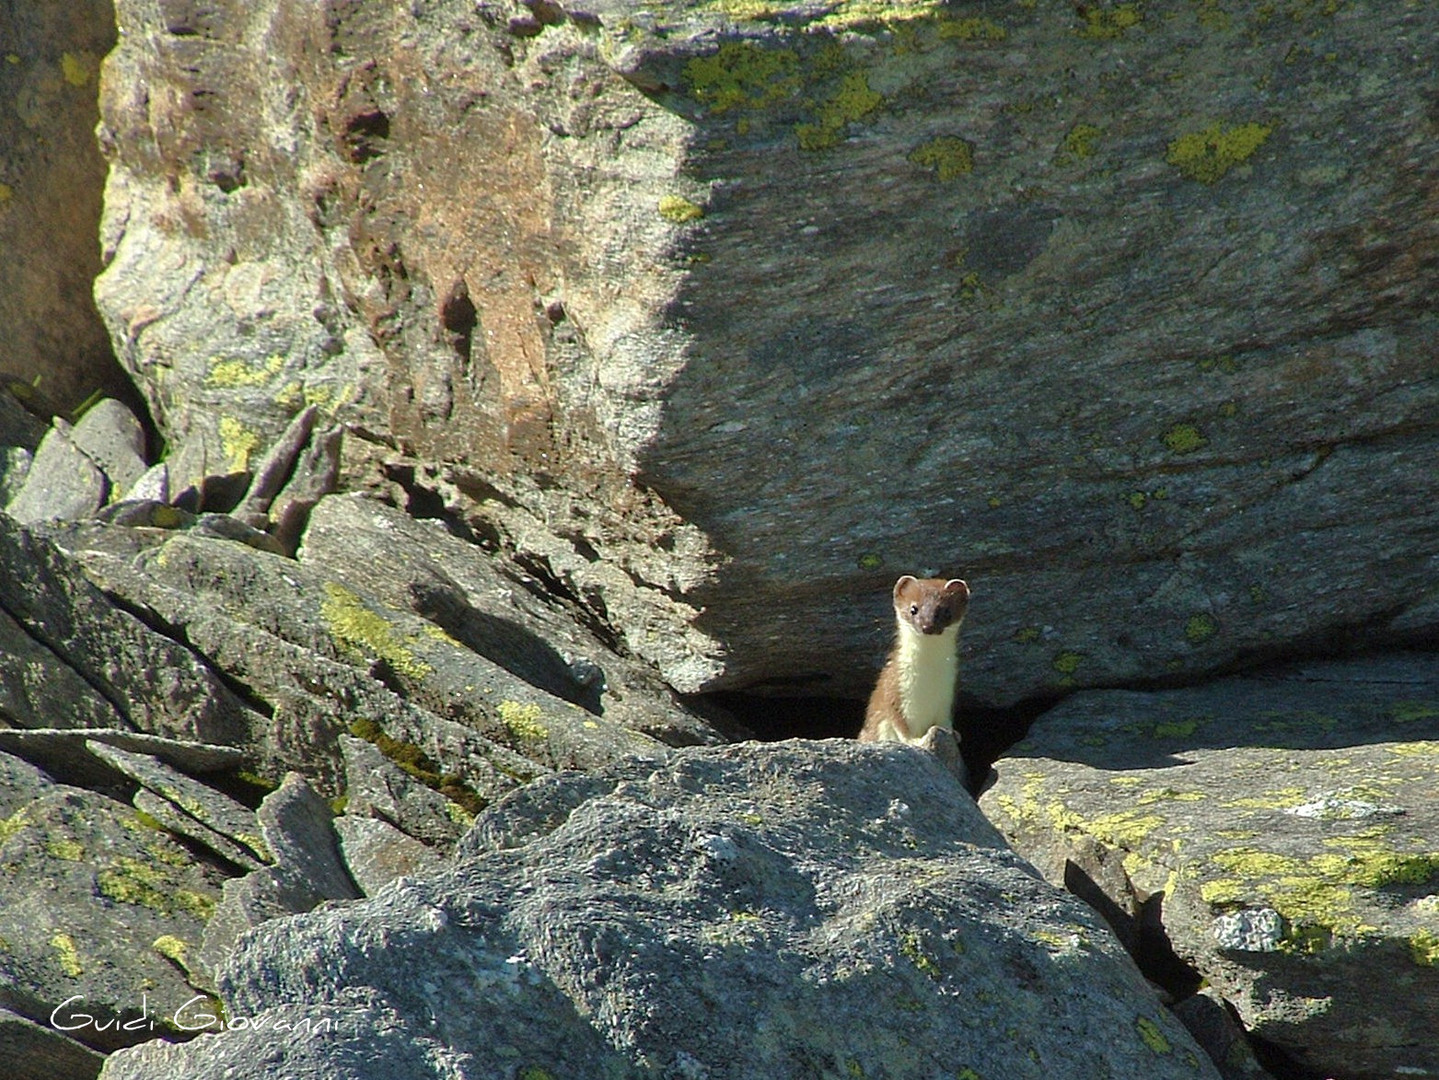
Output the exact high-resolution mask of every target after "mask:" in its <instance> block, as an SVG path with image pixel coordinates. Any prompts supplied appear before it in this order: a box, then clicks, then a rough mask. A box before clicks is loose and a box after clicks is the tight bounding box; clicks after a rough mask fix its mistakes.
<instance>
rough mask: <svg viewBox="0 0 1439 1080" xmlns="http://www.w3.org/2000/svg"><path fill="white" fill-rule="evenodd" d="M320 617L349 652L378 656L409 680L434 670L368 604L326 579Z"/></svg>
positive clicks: (332, 635)
mask: <svg viewBox="0 0 1439 1080" xmlns="http://www.w3.org/2000/svg"><path fill="white" fill-rule="evenodd" d="M320 616H321V617H322V618H323V619H324V620H325V625H326V627H327V628H328V629H329V632H330V636H331V637H332V638H334V640H335V641H336V642H337V643H338V644H339V645H341V646H342V647H344V648H346V649H347V650H348V651H350V652H351V653H355V654H358V655H360V656H362V657H363V656H364V655H366V654H370V655H373V656H376V657H379V658H380V659H381V660H383V661H385V662H386V663H387V664H389V666H390V667H391V668H392V669H394V670H395V671H396V672H398V673H399V674H401V675H405V676H407V677H409V678H412V679H422V678H424V677H425V676H426V675H429V674H430V673H431V672H432V671H433V670H434V669H433V668H432V667H430V665H429V664H427V663H425V662H424V661H423V660H421V659H420V658H419V657H417V656H416V655H415V653H414V651H413V650H412V649H411V648H410V647H409V645H408V644H407V643H406V642H405V641H404V640H403V639H402V638H401V637H400V635H399V634H398V633H396V631H395V628H394V626H393V625H392V624H391V622H390V620H389V619H387V618H385V616H383V615H381V614H380V613H379V612H377V611H374V610H373V609H371V608H370V607H368V606H367V605H366V604H365V602H364V601H363V600H361V599H360V597H359V596H357V595H356V594H355V593H353V592H351V591H350V590H349V589H347V588H345V587H344V586H343V585H338V584H336V583H335V582H333V581H327V582H325V599H324V600H323V601H321V603H320Z"/></svg>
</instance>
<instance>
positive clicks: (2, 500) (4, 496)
mask: <svg viewBox="0 0 1439 1080" xmlns="http://www.w3.org/2000/svg"><path fill="white" fill-rule="evenodd" d="M33 458H34V455H33V454H32V453H31V452H30V451H29V450H26V449H25V448H24V447H23V446H0V507H4V506H9V505H10V503H11V501H12V500H14V498H15V497H16V496H17V495H19V494H20V491H21V489H22V488H24V486H25V478H26V477H27V476H29V475H30V462H31V461H32V460H33Z"/></svg>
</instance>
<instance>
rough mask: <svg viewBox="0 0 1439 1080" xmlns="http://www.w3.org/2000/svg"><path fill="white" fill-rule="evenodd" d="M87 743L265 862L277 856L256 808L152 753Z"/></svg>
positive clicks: (99, 753)
mask: <svg viewBox="0 0 1439 1080" xmlns="http://www.w3.org/2000/svg"><path fill="white" fill-rule="evenodd" d="M85 745H86V746H87V747H88V748H89V750H90V752H91V753H92V754H94V755H95V756H96V757H98V758H99V759H100V760H102V761H105V762H108V763H109V764H111V765H113V766H114V767H115V768H117V769H119V770H120V771H121V772H123V773H124V774H125V775H126V776H129V777H132V778H133V779H134V780H135V781H136V782H137V783H139V784H142V785H144V786H145V787H147V788H149V789H150V790H151V791H153V792H154V793H155V794H156V795H157V796H159V797H160V798H162V799H164V800H166V801H167V802H169V803H170V804H171V805H173V806H174V807H175V808H176V810H178V811H181V812H183V813H184V814H187V815H188V816H190V817H192V818H194V819H195V821H197V822H198V823H199V824H201V825H203V826H204V827H205V828H206V829H209V830H211V831H213V832H217V833H220V834H221V835H222V836H226V837H228V838H229V839H231V840H233V841H234V842H235V843H237V844H241V845H243V846H244V847H245V848H247V849H249V851H250V854H251V855H252V856H253V857H254V858H257V859H260V860H262V861H264V862H272V861H274V860H275V858H276V856H275V854H274V853H273V852H272V850H271V849H270V848H269V847H267V846H266V843H267V842H266V840H265V839H262V838H261V835H260V833H261V832H262V831H263V830H262V827H261V826H262V823H260V822H257V821H256V816H255V813H254V811H252V810H250V809H249V808H248V807H246V806H244V805H242V804H240V803H238V802H236V801H235V800H234V799H232V798H230V797H229V796H228V795H225V794H223V793H221V792H219V791H216V790H215V789H214V788H212V787H210V786H209V785H208V784H202V783H201V782H200V781H198V780H195V779H192V778H191V777H188V776H186V775H185V774H184V773H182V772H180V771H178V770H176V769H172V768H171V767H170V766H169V765H166V764H165V763H164V762H162V761H161V760H160V759H159V758H156V757H153V756H151V755H150V754H136V753H132V752H131V751H129V750H123V749H121V748H120V747H118V746H108V745H106V744H105V743H102V742H87V743H86V744H85Z"/></svg>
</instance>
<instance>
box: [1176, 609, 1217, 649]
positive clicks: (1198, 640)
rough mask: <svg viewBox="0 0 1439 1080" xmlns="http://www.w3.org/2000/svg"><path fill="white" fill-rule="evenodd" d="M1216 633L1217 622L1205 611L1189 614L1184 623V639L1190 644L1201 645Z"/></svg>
mask: <svg viewBox="0 0 1439 1080" xmlns="http://www.w3.org/2000/svg"><path fill="white" fill-rule="evenodd" d="M1217 633H1219V623H1218V621H1217V620H1216V619H1215V618H1214V616H1213V615H1210V614H1208V613H1207V612H1203V611H1201V612H1199V613H1198V614H1197V615H1191V616H1190V617H1189V618H1188V619H1187V620H1186V621H1185V623H1184V640H1185V641H1187V642H1189V644H1191V645H1202V644H1204V642H1206V641H1208V640H1209V639H1210V638H1212V637H1214V635H1215V634H1217Z"/></svg>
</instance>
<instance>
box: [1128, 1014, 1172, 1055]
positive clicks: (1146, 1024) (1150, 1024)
mask: <svg viewBox="0 0 1439 1080" xmlns="http://www.w3.org/2000/svg"><path fill="white" fill-rule="evenodd" d="M1134 1028H1135V1030H1136V1031H1138V1032H1139V1038H1140V1040H1141V1041H1142V1042H1143V1043H1144V1045H1145V1046H1147V1047H1149V1049H1150V1050H1152V1051H1154V1053H1156V1054H1168V1053H1171V1052H1172V1051H1173V1050H1174V1046H1173V1045H1172V1044H1171V1043H1170V1041H1169V1040H1168V1039H1167V1038H1165V1036H1164V1031H1163V1029H1161V1028H1160V1026H1159V1025H1158V1024H1156V1023H1155V1022H1154V1021H1153V1020H1151V1019H1149V1017H1147V1016H1141V1017H1139V1018H1138V1019H1137V1020H1135V1021H1134Z"/></svg>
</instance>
